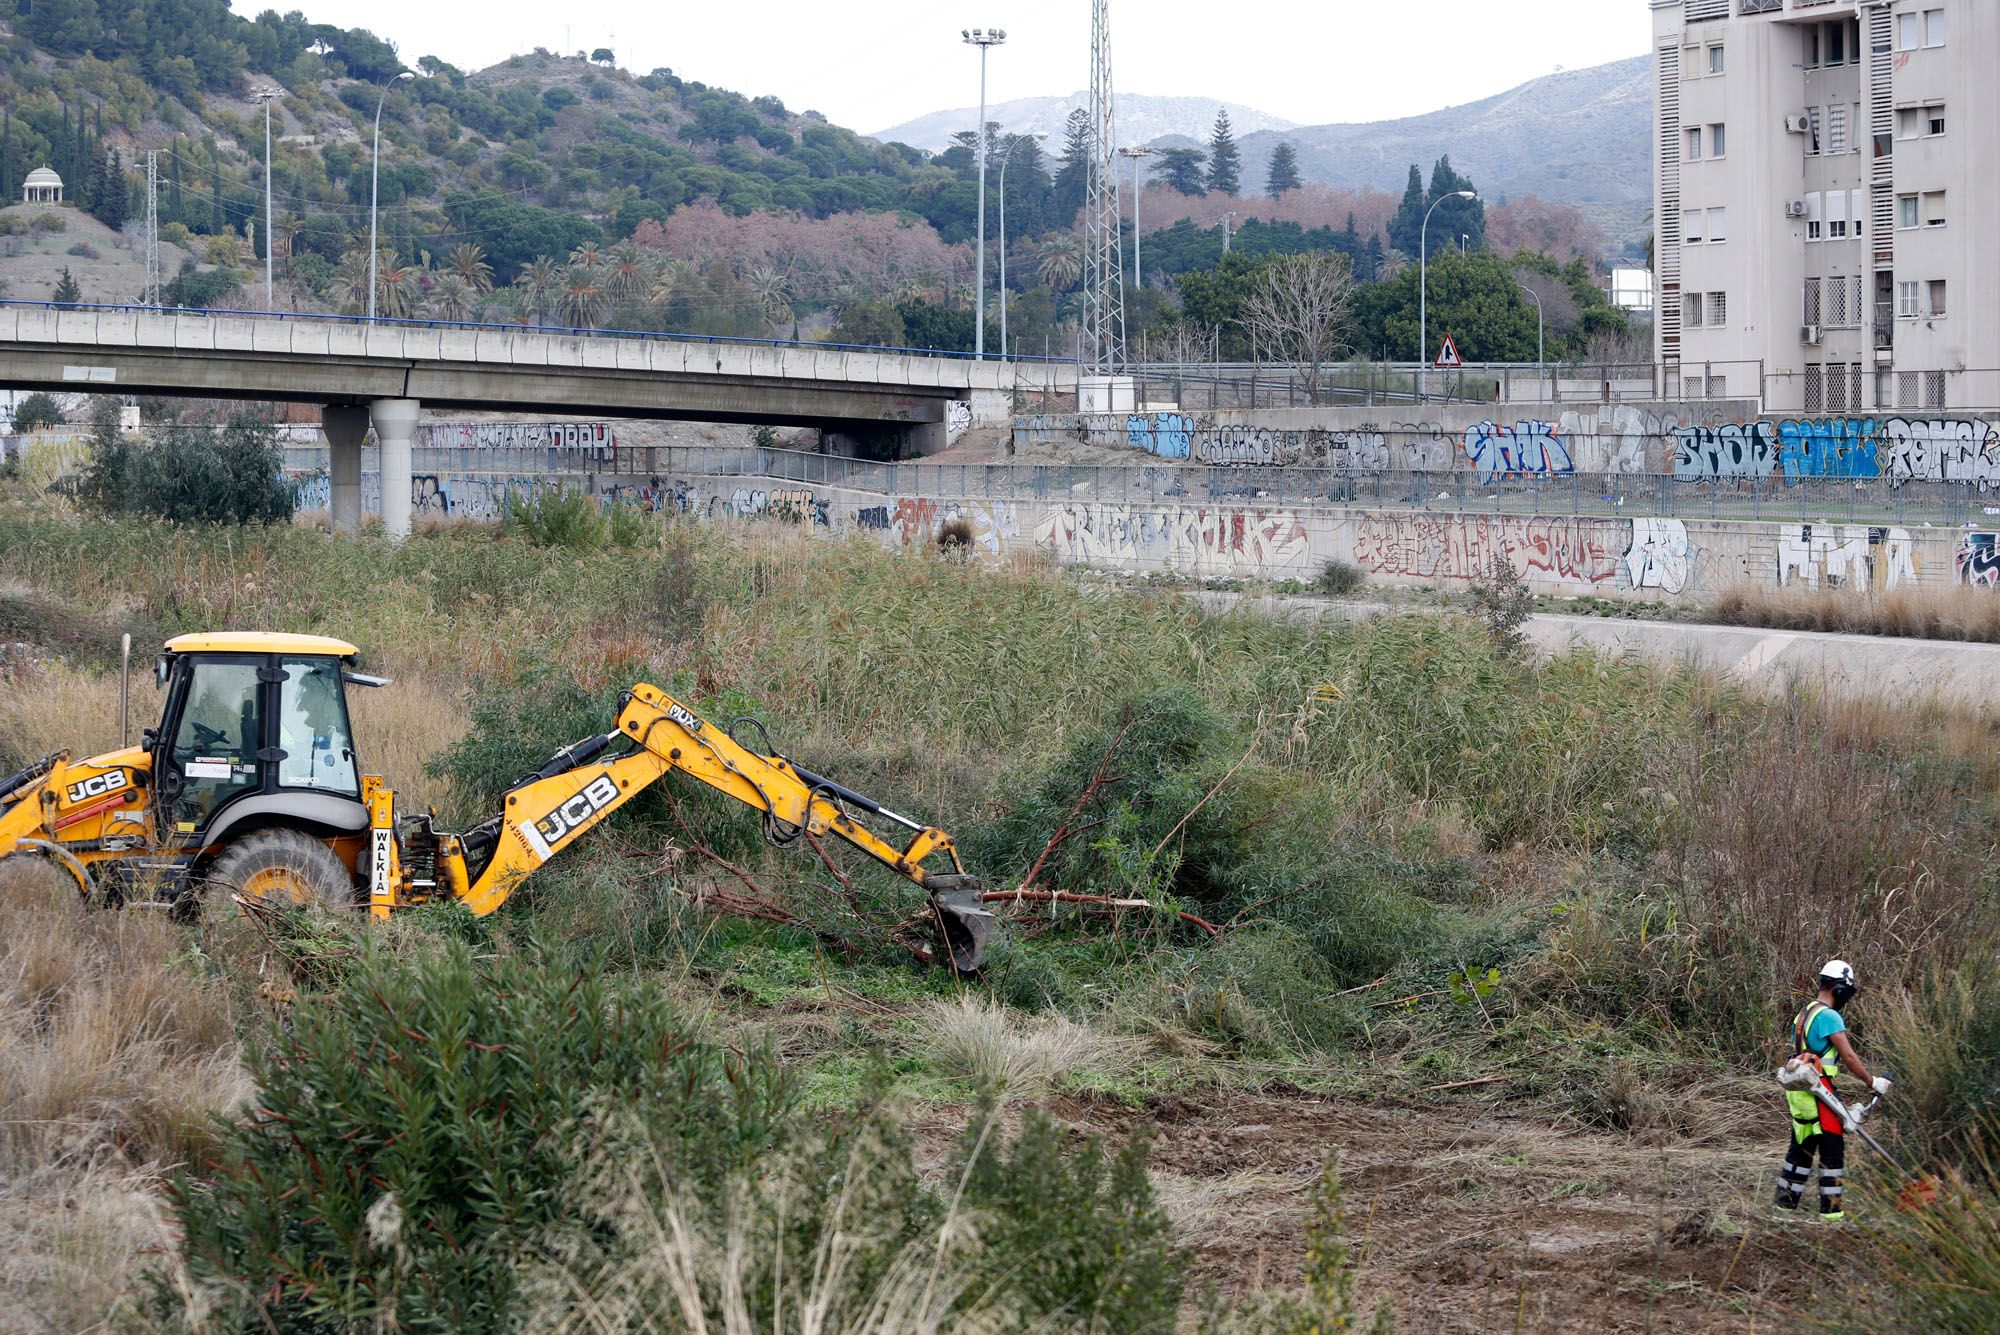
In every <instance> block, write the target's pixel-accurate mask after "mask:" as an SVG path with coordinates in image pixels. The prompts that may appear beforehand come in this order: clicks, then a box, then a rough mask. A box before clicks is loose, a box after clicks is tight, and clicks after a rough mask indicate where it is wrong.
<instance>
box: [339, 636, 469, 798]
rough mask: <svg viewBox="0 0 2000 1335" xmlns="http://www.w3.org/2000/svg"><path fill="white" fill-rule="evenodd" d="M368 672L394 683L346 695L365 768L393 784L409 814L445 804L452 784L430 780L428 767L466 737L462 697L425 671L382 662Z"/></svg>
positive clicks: (357, 688)
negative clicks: (436, 757)
mask: <svg viewBox="0 0 2000 1335" xmlns="http://www.w3.org/2000/svg"><path fill="white" fill-rule="evenodd" d="M369 670H370V671H372V672H379V673H382V674H383V675H385V676H389V677H392V678H394V684H393V685H390V686H385V687H382V688H381V689H379V690H368V689H364V688H360V687H355V688H352V689H350V690H349V691H348V693H347V700H348V707H349V708H350V709H351V710H352V711H353V715H354V741H355V747H356V749H357V750H358V751H359V753H360V756H361V764H362V767H363V768H364V769H366V770H367V772H368V773H370V774H380V775H382V776H383V777H384V778H385V779H387V780H388V781H389V785H390V787H392V788H394V789H395V790H396V794H397V799H398V801H399V802H400V803H401V808H402V810H403V811H405V812H418V811H422V810H424V809H425V808H427V807H441V806H443V805H444V803H445V800H446V797H447V795H448V791H449V787H450V785H448V784H446V783H445V782H444V781H443V780H442V779H434V778H432V777H430V776H429V775H428V774H426V773H425V772H424V766H425V765H426V764H427V763H429V761H430V760H431V758H432V757H434V756H436V755H437V754H438V753H439V752H441V751H443V750H444V749H445V748H446V747H447V746H450V745H451V744H452V743H453V742H455V741H457V740H458V739H459V738H461V737H463V736H464V735H465V728H466V719H465V699H464V695H463V693H462V692H461V691H459V690H458V689H456V688H455V687H451V686H448V685H447V684H445V683H443V682H440V681H439V680H438V679H437V678H436V677H435V676H430V675H426V674H424V673H423V672H421V671H416V670H412V671H409V672H407V673H401V672H399V671H398V669H397V668H395V667H393V666H389V665H385V664H381V663H370V664H369Z"/></svg>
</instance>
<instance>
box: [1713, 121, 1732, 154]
mask: <svg viewBox="0 0 2000 1335" xmlns="http://www.w3.org/2000/svg"><path fill="white" fill-rule="evenodd" d="M1728 152H1729V139H1728V136H1727V134H1726V133H1725V132H1724V130H1723V128H1722V127H1721V126H1720V125H1711V126H1709V127H1708V155H1709V156H1710V157H1712V158H1719V157H1723V156H1726V155H1727V154H1728Z"/></svg>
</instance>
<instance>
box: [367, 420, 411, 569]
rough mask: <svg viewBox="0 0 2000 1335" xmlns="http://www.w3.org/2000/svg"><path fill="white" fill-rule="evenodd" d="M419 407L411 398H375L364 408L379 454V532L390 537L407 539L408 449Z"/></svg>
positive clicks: (408, 509)
mask: <svg viewBox="0 0 2000 1335" xmlns="http://www.w3.org/2000/svg"><path fill="white" fill-rule="evenodd" d="M422 407H423V405H422V404H420V403H418V402H417V401H416V400H415V399H377V400H375V402H373V403H371V404H369V405H368V416H369V418H370V419H371V420H372V421H373V422H374V423H375V444H376V445H377V446H378V447H379V449H380V453H381V463H380V465H379V467H380V469H381V473H382V531H383V532H384V533H387V534H388V535H389V536H390V537H392V538H407V537H409V536H410V449H411V447H412V446H413V445H414V444H415V443H416V439H417V412H418V410H419V409H421V408H422Z"/></svg>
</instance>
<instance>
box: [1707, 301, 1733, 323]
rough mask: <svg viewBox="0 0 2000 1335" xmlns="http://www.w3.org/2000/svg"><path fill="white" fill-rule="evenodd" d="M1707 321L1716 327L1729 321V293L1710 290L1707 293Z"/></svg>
mask: <svg viewBox="0 0 2000 1335" xmlns="http://www.w3.org/2000/svg"><path fill="white" fill-rule="evenodd" d="M1708 322H1709V323H1710V324H1711V325H1714V326H1716V327H1717V328H1720V327H1722V326H1723V325H1726V324H1728V323H1729V294H1728V293H1727V292H1711V293H1709V294H1708Z"/></svg>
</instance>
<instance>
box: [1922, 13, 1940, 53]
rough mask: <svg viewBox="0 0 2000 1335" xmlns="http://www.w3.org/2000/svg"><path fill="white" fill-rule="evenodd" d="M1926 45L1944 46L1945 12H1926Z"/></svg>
mask: <svg viewBox="0 0 2000 1335" xmlns="http://www.w3.org/2000/svg"><path fill="white" fill-rule="evenodd" d="M1924 45H1925V46H1943V45H1944V11H1943V10H1942V9H1926V10H1925V11H1924Z"/></svg>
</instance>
